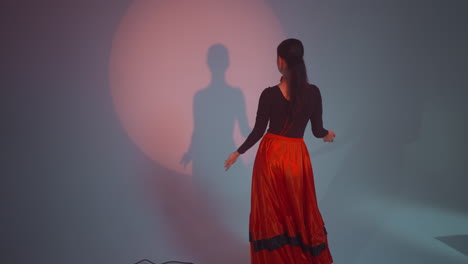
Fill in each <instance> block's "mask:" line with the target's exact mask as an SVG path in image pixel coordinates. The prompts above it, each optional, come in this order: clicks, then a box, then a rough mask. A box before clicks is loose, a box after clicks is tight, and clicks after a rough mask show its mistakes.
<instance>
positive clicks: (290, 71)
mask: <svg viewBox="0 0 468 264" xmlns="http://www.w3.org/2000/svg"><path fill="white" fill-rule="evenodd" d="M276 52H277V55H278V56H279V57H281V58H283V59H284V60H285V61H286V64H287V67H286V73H285V78H286V82H287V84H288V88H289V95H290V102H291V107H292V111H291V112H290V114H292V115H295V114H296V113H297V112H299V111H300V110H301V105H302V98H303V96H302V94H303V91H304V87H305V86H306V85H307V84H308V78H307V70H306V66H305V63H304V59H303V56H304V46H303V45H302V42H301V41H300V40H298V39H293V38H290V39H286V40H284V41H283V42H281V43H280V44H279V45H278V48H277V49H276Z"/></svg>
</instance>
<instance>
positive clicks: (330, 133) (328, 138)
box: [323, 129, 336, 142]
mask: <svg viewBox="0 0 468 264" xmlns="http://www.w3.org/2000/svg"><path fill="white" fill-rule="evenodd" d="M335 137H336V135H335V132H333V130H331V129H329V130H328V134H327V135H326V136H325V137H324V138H323V142H333V140H334V139H335Z"/></svg>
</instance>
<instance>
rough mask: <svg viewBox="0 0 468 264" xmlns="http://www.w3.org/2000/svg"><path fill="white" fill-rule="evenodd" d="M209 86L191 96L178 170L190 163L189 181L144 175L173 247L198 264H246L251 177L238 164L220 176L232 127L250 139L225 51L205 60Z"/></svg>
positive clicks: (162, 172) (164, 173)
mask: <svg viewBox="0 0 468 264" xmlns="http://www.w3.org/2000/svg"><path fill="white" fill-rule="evenodd" d="M207 63H208V66H209V68H210V70H211V72H212V80H211V83H210V85H209V86H208V87H207V88H204V89H202V90H200V91H199V92H197V93H196V95H195V97H194V103H193V114H194V130H193V134H192V140H191V144H190V147H189V149H188V151H187V152H186V153H185V154H183V155H181V156H182V158H181V161H180V163H181V165H183V166H186V165H188V164H189V163H190V162H192V168H193V172H192V177H191V178H190V176H188V175H181V174H179V173H177V172H174V171H170V170H167V169H164V168H161V167H159V166H157V165H155V166H154V171H153V172H152V173H151V174H152V175H149V177H150V186H154V188H155V189H154V190H153V191H152V193H154V195H155V200H156V201H158V202H159V203H162V204H160V205H159V206H160V207H161V208H163V211H162V212H161V214H162V215H163V216H164V217H166V218H167V226H169V227H170V228H171V230H170V233H171V234H172V235H173V236H174V240H173V241H172V243H174V244H175V245H176V247H180V248H183V249H185V250H186V251H187V252H188V253H189V254H190V255H191V256H193V257H194V258H195V259H194V261H195V263H203V264H217V263H226V264H238V263H248V262H249V244H248V215H249V208H250V194H249V191H250V177H248V172H247V169H246V168H245V166H243V165H242V163H241V162H239V163H238V164H236V166H233V167H232V168H231V169H230V170H229V174H227V173H226V172H225V171H224V166H223V165H224V160H225V159H226V158H227V156H228V155H229V154H230V153H231V152H233V151H235V150H236V146H235V143H234V140H233V131H234V127H235V122H236V121H237V122H238V123H239V127H240V129H241V132H242V134H243V135H244V136H247V135H248V133H250V127H249V126H248V124H247V117H246V113H245V105H244V97H243V94H242V91H241V90H240V89H239V88H234V87H231V86H229V85H228V84H226V81H225V78H224V74H225V72H226V70H227V68H228V66H229V57H228V50H227V48H226V47H225V46H223V45H220V44H217V45H213V46H212V47H210V49H209V51H208V58H207Z"/></svg>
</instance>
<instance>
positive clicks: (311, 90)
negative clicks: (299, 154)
mask: <svg viewBox="0 0 468 264" xmlns="http://www.w3.org/2000/svg"><path fill="white" fill-rule="evenodd" d="M302 96H303V98H302V99H303V100H302V102H303V106H302V108H301V109H302V110H301V111H299V112H298V114H297V115H295V116H294V119H292V118H291V117H290V114H289V113H290V111H292V109H291V106H290V105H291V103H290V102H289V101H288V100H287V99H286V98H285V97H284V95H283V93H282V92H281V90H280V88H279V86H278V85H275V86H273V87H268V88H266V89H264V90H263V92H262V94H261V95H260V99H259V104H258V110H257V117H256V121H255V127H254V129H253V130H252V133H250V135H249V137H248V138H247V140H246V141H245V142H244V144H242V146H240V147H239V149H238V152H239V153H241V154H242V153H244V152H245V151H247V150H248V149H249V148H250V147H252V146H253V145H254V144H255V143H256V142H257V141H258V140H260V138H261V137H262V136H263V134H264V133H265V130H266V128H267V125H268V122H269V123H270V125H269V127H268V132H269V133H272V134H276V135H282V136H285V137H291V138H302V137H304V132H305V128H306V126H307V122H308V121H309V120H311V123H312V132H313V134H314V136H316V137H319V138H321V137H324V136H326V135H327V133H328V131H327V130H326V129H324V128H323V122H322V98H321V95H320V90H319V88H318V87H317V86H315V85H307V86H306V87H305V88H304V91H303V94H302Z"/></svg>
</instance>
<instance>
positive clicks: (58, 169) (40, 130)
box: [1, 0, 468, 264]
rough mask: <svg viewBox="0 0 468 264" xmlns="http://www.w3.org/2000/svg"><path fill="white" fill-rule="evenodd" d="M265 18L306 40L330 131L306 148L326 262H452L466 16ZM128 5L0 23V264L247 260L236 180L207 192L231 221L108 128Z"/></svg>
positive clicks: (403, 5) (461, 241)
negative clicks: (113, 54) (115, 54)
mask: <svg viewBox="0 0 468 264" xmlns="http://www.w3.org/2000/svg"><path fill="white" fill-rule="evenodd" d="M268 3H269V4H270V5H271V7H272V8H273V10H274V11H275V13H276V15H277V16H278V18H279V20H280V22H281V24H282V25H283V27H284V31H285V34H286V35H287V37H297V38H300V39H301V40H303V42H304V44H305V46H306V53H307V54H306V61H307V66H308V70H309V76H310V79H311V81H312V82H313V83H315V84H317V85H318V86H319V87H320V88H321V91H322V96H323V100H324V119H325V125H326V127H327V128H331V129H334V130H335V132H336V133H337V138H336V141H335V142H334V143H333V144H324V143H322V142H321V141H320V140H317V139H314V138H312V136H311V135H310V133H308V134H307V135H306V137H305V138H306V142H307V144H308V146H309V149H310V152H311V156H312V163H313V166H314V172H315V177H316V178H315V181H316V187H317V195H318V198H319V206H320V209H321V212H322V214H323V216H324V220H325V222H326V225H327V230H328V232H329V239H330V249H331V252H332V255H333V257H334V259H335V263H381V264H384V263H434V264H436V263H454V264H457V263H466V261H467V260H468V203H467V200H468V195H467V194H466V189H467V186H468V178H467V165H466V164H467V163H466V149H465V147H466V146H467V141H466V138H465V135H466V134H467V132H468V131H467V126H466V117H465V115H466V112H467V110H468V109H467V106H466V105H465V104H464V100H465V99H466V98H467V92H466V91H465V89H466V88H467V85H468V75H467V74H466V73H467V70H468V67H467V62H466V61H467V58H468V56H467V55H468V54H467V53H468V50H467V48H466V47H468V35H467V34H466V28H465V26H466V25H467V23H468V19H467V17H468V16H467V15H468V14H467V10H468V9H467V4H466V3H465V1H456V0H452V1H352V2H351V1H288V2H287V3H286V2H285V1H279V0H270V1H269V2H268ZM130 4H131V1H123V0H115V1H106V2H104V1H89V2H87V1H82V2H78V1H76V2H72V1H54V0H46V1H30V2H29V3H28V2H26V1H15V2H11V3H5V8H2V11H3V12H2V13H4V14H3V15H2V18H3V19H4V23H2V24H3V25H4V29H5V30H4V34H3V40H2V42H3V44H4V45H3V48H2V51H3V52H2V60H3V61H4V62H5V63H4V64H5V66H6V67H5V70H4V73H5V77H4V78H3V81H4V83H5V85H3V86H2V92H3V93H4V96H2V99H3V100H2V106H3V109H4V111H3V113H5V114H6V115H5V116H6V119H5V120H6V121H7V122H6V123H5V127H6V128H5V129H4V130H3V131H4V137H3V140H2V145H3V148H2V149H3V153H4V155H2V156H3V160H4V162H3V163H4V166H2V167H3V168H2V172H3V173H2V184H1V189H2V197H4V198H2V201H5V202H6V203H5V205H4V206H3V208H2V209H3V210H2V215H3V216H2V225H1V226H2V227H1V230H2V235H1V237H2V253H1V258H2V261H1V262H2V263H122V264H127V263H135V262H137V261H139V260H141V259H145V258H146V259H149V260H152V261H153V262H155V263H160V262H164V261H168V260H179V261H191V262H194V263H232V264H237V263H248V259H249V252H248V240H247V239H246V238H247V228H248V227H247V224H248V222H247V221H246V220H247V219H246V216H248V212H249V211H248V210H249V204H248V202H249V193H248V191H249V187H250V186H249V184H250V182H249V180H248V179H250V178H249V176H250V175H249V174H250V171H251V166H250V167H242V166H238V167H237V168H234V172H233V173H234V174H237V175H239V174H244V175H242V176H243V177H242V178H243V179H247V180H238V181H233V182H231V183H232V184H230V185H227V184H226V183H220V184H218V185H215V186H216V187H217V188H218V191H219V190H221V192H223V191H224V193H226V195H228V196H229V199H228V200H229V201H236V203H235V204H233V205H232V206H233V207H229V206H231V205H226V204H225V203H223V201H224V200H222V199H219V200H217V199H213V196H212V195H211V194H210V193H193V192H192V191H191V190H192V189H191V188H190V186H189V184H188V183H186V182H183V181H180V180H179V179H180V177H178V176H180V175H178V173H176V172H173V171H170V170H168V169H165V168H164V167H163V166H161V165H160V164H157V163H156V162H154V161H151V160H150V159H149V158H147V157H146V156H145V155H144V154H143V153H142V152H141V151H140V150H139V149H138V148H137V147H136V145H134V144H133V143H132V142H131V140H130V139H129V138H128V137H127V134H126V132H125V131H124V130H123V128H122V126H121V124H120V123H119V120H118V118H117V116H116V113H115V112H114V108H113V105H112V99H111V96H110V91H109V81H108V67H109V65H108V64H109V62H108V60H109V53H110V47H111V41H112V37H113V34H114V32H115V30H116V27H117V26H118V23H119V21H120V19H121V18H122V16H123V15H124V14H125V11H126V9H127V8H128V6H129V5H130ZM213 26H216V25H213ZM272 56H274V54H272ZM181 59H183V58H181ZM272 61H274V60H272ZM270 82H271V81H267V83H270ZM206 132H207V133H208V132H209V131H206ZM187 133H190V132H187ZM165 151H167V150H165ZM169 151H170V150H169ZM203 153H208V152H206V151H205V152H203ZM228 154H229V153H226V156H227V155H228ZM204 155H208V154H204ZM212 165H213V166H217V164H212ZM204 166H209V165H204ZM210 176H213V175H210ZM220 188H221V189H220ZM236 190H239V192H237V191H236ZM214 197H215V198H216V196H214ZM230 208H235V210H229V209H230ZM243 230H245V233H242V232H243Z"/></svg>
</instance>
